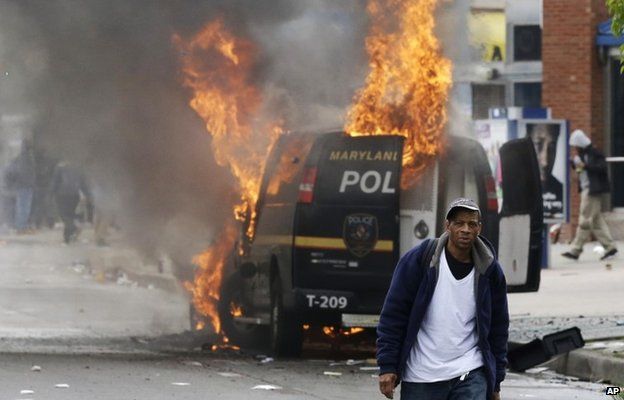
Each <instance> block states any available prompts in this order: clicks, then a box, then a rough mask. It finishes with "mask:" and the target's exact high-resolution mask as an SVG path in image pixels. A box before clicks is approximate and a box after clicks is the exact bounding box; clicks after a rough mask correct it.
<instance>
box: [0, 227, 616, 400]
mask: <svg viewBox="0 0 624 400" xmlns="http://www.w3.org/2000/svg"><path fill="white" fill-rule="evenodd" d="M59 234H60V233H59V232H57V231H53V232H50V233H49V235H47V236H46V235H39V236H37V237H22V238H14V237H9V238H3V239H2V240H0V271H1V273H0V398H2V399H4V398H6V399H23V400H25V399H52V400H53V399H85V398H89V399H150V400H151V399H197V398H208V399H211V398H219V399H240V398H247V399H273V398H282V399H363V398H367V399H375V398H380V399H381V398H382V397H381V395H379V394H378V392H377V382H376V379H377V378H376V376H375V375H376V371H375V370H374V369H371V368H370V367H374V364H373V363H372V362H371V361H370V360H369V361H368V362H366V359H370V358H371V357H372V348H373V346H374V342H373V340H372V339H369V340H368V345H363V344H362V343H354V342H348V341H347V342H346V343H343V344H342V346H341V348H340V349H339V350H338V351H337V348H336V346H333V347H332V345H331V343H330V344H328V343H324V344H323V343H321V344H319V343H315V342H314V339H313V338H308V341H307V342H306V348H305V358H304V359H302V360H290V361H288V360H286V361H284V360H277V361H272V362H268V363H262V362H259V361H258V360H256V359H254V357H253V352H245V353H243V354H238V353H236V354H234V353H221V352H218V353H212V352H208V353H206V352H204V351H202V345H204V346H203V347H204V349H205V348H209V347H210V344H211V341H212V340H214V338H210V337H209V336H205V335H202V334H198V333H191V332H187V331H186V330H187V329H188V327H189V320H188V296H187V295H186V294H185V293H183V292H180V291H175V290H174V291H167V290H161V289H158V288H147V287H140V285H136V284H134V283H133V282H129V281H126V280H124V279H121V280H116V279H114V278H115V277H113V279H109V278H106V279H100V278H101V277H98V276H97V274H95V273H94V265H93V260H94V258H93V253H94V252H101V253H102V254H101V259H104V260H107V259H109V258H111V257H112V258H114V257H118V256H119V255H120V254H121V253H122V251H121V250H120V249H116V248H114V247H113V248H106V249H96V248H95V247H94V246H92V245H91V244H89V243H78V244H75V245H72V246H67V247H62V246H60V245H59V244H58V237H57V236H58V235H59ZM98 254H99V253H98ZM109 256H110V257H109ZM122 259H123V260H125V261H127V262H133V263H137V265H139V263H140V259H139V258H138V257H136V259H135V258H133V256H128V255H126V256H124V257H122ZM552 272H553V273H556V274H558V275H562V276H564V277H566V276H568V275H567V274H566V272H569V271H557V270H555V269H553V270H552ZM610 272H614V271H610ZM600 273H601V274H602V273H603V272H600ZM618 273H619V272H618ZM609 276H611V275H609ZM556 287H559V285H556ZM544 293H545V294H546V295H548V296H551V295H553V294H549V293H550V291H548V290H546V291H545V292H544ZM560 293H561V292H560V291H556V292H555V293H554V295H555V298H556V299H557V300H559V297H557V296H559V295H560ZM561 296H563V294H561ZM515 300H523V298H519V297H517V298H516V299H515ZM552 303H553V304H559V303H557V302H552ZM512 304H514V307H516V308H515V310H516V312H517V314H516V317H522V316H523V315H526V314H525V313H524V312H523V311H522V307H525V306H526V307H527V308H528V307H529V306H530V304H522V302H518V301H516V302H515V303H513V300H512ZM616 308H617V307H616ZM531 309H532V308H531ZM617 310H619V308H617ZM612 311H614V310H612ZM531 316H533V315H531ZM551 328H552V325H551ZM363 338H365V335H357V336H356V337H355V338H354V339H352V340H360V341H361V340H363ZM334 344H335V343H334ZM206 345H207V346H206ZM354 349H358V350H359V353H358V351H355V352H354V351H353V350H354ZM362 349H364V350H362ZM91 354H98V355H96V356H93V355H91ZM172 354H173V355H172ZM336 358H338V359H343V360H345V359H347V358H353V359H356V363H355V364H354V365H346V362H344V361H342V362H340V363H338V365H331V364H332V361H331V360H332V359H336ZM34 365H37V366H40V367H41V371H39V372H35V371H32V370H31V368H32V367H33V366H34ZM361 367H368V368H365V369H361ZM325 372H330V373H334V374H331V375H326V374H325ZM336 373H338V374H339V375H336ZM232 374H234V375H232ZM59 384H65V385H67V387H56V385H59ZM258 385H273V386H277V387H279V389H277V390H264V389H254V387H256V386H258ZM605 387H606V385H601V384H591V383H585V382H578V381H575V380H571V379H570V378H566V377H562V376H557V375H554V374H553V373H551V372H549V371H544V372H542V373H540V374H536V375H531V374H509V376H508V379H507V380H506V381H505V382H504V384H503V398H504V399H527V398H535V399H555V400H556V399H566V400H567V399H571V398H574V399H580V400H583V399H599V398H604V394H603V391H604V388H605ZM22 391H26V392H22ZM29 391H32V392H33V393H31V392H29ZM397 397H398V396H397Z"/></svg>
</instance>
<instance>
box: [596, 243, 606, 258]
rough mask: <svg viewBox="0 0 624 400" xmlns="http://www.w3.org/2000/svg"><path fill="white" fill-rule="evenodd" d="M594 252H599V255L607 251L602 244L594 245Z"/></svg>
mask: <svg viewBox="0 0 624 400" xmlns="http://www.w3.org/2000/svg"><path fill="white" fill-rule="evenodd" d="M594 253H596V254H598V255H599V256H602V255H603V254H604V253H605V248H604V247H602V246H601V245H597V246H594Z"/></svg>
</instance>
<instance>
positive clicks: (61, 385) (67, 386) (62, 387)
mask: <svg viewBox="0 0 624 400" xmlns="http://www.w3.org/2000/svg"><path fill="white" fill-rule="evenodd" d="M54 387H55V388H57V389H69V385H68V384H67V383H57V384H56V385H54Z"/></svg>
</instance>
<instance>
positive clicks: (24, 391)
mask: <svg viewBox="0 0 624 400" xmlns="http://www.w3.org/2000/svg"><path fill="white" fill-rule="evenodd" d="M20 394H35V391H34V390H30V389H24V390H20Z"/></svg>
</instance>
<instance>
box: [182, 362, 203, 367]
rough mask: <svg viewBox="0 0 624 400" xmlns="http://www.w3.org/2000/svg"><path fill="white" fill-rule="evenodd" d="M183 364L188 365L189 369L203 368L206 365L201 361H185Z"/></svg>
mask: <svg viewBox="0 0 624 400" xmlns="http://www.w3.org/2000/svg"><path fill="white" fill-rule="evenodd" d="M182 364H184V365H188V366H189V367H203V366H204V364H202V363H200V362H199V361H183V362H182Z"/></svg>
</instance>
